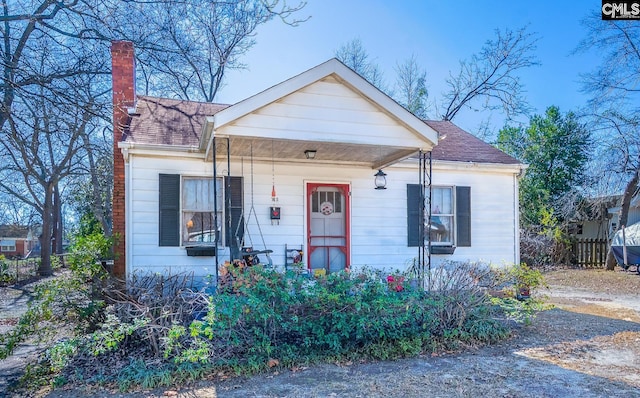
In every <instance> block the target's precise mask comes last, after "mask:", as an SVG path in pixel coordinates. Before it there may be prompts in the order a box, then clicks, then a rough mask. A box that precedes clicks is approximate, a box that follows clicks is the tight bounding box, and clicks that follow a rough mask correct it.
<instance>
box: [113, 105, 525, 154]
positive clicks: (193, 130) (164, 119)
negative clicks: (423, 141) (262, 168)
mask: <svg viewBox="0 0 640 398" xmlns="http://www.w3.org/2000/svg"><path fill="white" fill-rule="evenodd" d="M227 107H229V105H225V104H212V103H208V102H196V101H185V100H176V99H169V98H159V97H149V96H139V97H138V102H137V104H136V111H135V114H133V115H131V124H130V127H129V129H128V131H127V133H126V135H125V137H123V139H124V140H125V141H128V142H135V143H142V144H157V145H182V146H198V144H199V143H200V134H201V133H202V126H203V124H204V123H205V119H206V117H207V116H212V115H214V114H215V113H217V112H219V111H221V110H223V109H225V108H227ZM425 123H426V124H427V125H429V126H430V127H431V128H432V129H434V130H435V131H437V132H438V135H439V140H438V145H436V146H435V147H434V148H433V151H432V156H433V159H434V160H446V161H454V162H475V163H498V164H519V163H520V162H519V161H518V160H517V159H515V158H513V157H511V156H509V155H507V154H506V153H504V152H502V151H500V150H499V149H497V148H495V147H493V146H491V145H489V144H487V143H486V142H484V141H482V140H481V139H479V138H477V137H475V136H473V135H472V134H469V133H467V132H466V131H464V130H462V129H461V128H460V127H458V126H456V125H455V124H453V123H451V122H449V121H436V120H426V121H425Z"/></svg>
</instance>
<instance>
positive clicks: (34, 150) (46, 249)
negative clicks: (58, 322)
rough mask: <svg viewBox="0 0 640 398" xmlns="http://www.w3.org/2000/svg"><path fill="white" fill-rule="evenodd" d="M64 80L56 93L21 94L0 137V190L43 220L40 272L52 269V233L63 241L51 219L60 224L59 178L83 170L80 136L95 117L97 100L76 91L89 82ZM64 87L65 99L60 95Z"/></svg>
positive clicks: (62, 178) (45, 91)
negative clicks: (3, 166)
mask: <svg viewBox="0 0 640 398" xmlns="http://www.w3.org/2000/svg"><path fill="white" fill-rule="evenodd" d="M65 83H66V87H62V85H61V84H60V83H58V84H57V85H56V90H55V91H52V90H48V89H46V88H45V87H44V86H40V87H39V89H38V90H36V91H34V92H33V93H29V94H28V95H26V94H25V93H22V95H21V96H20V97H19V99H18V100H16V103H14V109H13V111H12V112H11V114H10V117H9V118H8V120H7V123H6V125H7V127H6V128H5V129H4V130H3V136H2V139H1V140H0V147H1V148H2V151H1V152H0V160H1V161H2V163H3V164H5V165H7V166H6V168H5V169H4V170H3V176H2V177H3V178H0V189H1V190H2V191H4V192H7V193H10V194H11V195H13V196H14V197H16V198H18V199H19V200H21V201H22V202H23V203H26V204H28V205H30V206H31V207H32V208H34V209H36V210H37V211H38V213H39V214H40V216H41V219H42V237H41V242H40V243H41V256H42V262H41V265H40V268H39V269H38V273H39V274H41V275H50V274H51V273H52V268H51V262H50V255H51V251H52V250H51V248H52V246H51V240H52V237H53V235H54V234H55V236H56V242H58V243H60V244H61V241H62V234H61V233H60V232H54V231H60V230H59V229H56V228H54V223H56V224H57V225H59V224H60V223H61V211H60V208H61V207H60V206H61V198H60V195H59V188H60V182H61V181H63V180H64V179H65V178H67V177H69V176H70V175H73V174H74V173H77V172H78V171H79V170H80V169H81V168H80V164H81V161H82V158H81V156H80V155H81V154H82V153H83V151H84V149H83V146H82V144H83V141H82V137H83V136H84V135H85V134H87V126H88V125H89V124H90V122H91V121H92V120H93V118H94V116H95V112H94V106H93V104H94V103H95V98H83V97H81V94H82V90H77V89H76V88H77V87H81V88H82V87H85V86H90V85H91V82H90V81H87V80H81V79H79V78H78V77H76V78H73V79H71V78H69V79H68V80H67V81H66V82H65ZM64 91H66V94H67V95H66V96H65V97H63V96H61V95H60V93H62V92H64ZM71 98H72V100H69V99H71ZM7 176H9V178H6V177H7Z"/></svg>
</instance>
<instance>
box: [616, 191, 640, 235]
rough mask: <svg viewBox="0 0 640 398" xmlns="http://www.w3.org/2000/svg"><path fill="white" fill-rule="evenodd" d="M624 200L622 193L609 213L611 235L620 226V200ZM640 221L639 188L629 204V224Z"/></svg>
mask: <svg viewBox="0 0 640 398" xmlns="http://www.w3.org/2000/svg"><path fill="white" fill-rule="evenodd" d="M621 200H622V195H620V199H619V200H618V201H617V204H618V205H617V206H615V207H611V208H609V214H610V217H611V223H610V231H611V236H613V233H614V232H615V231H616V230H617V228H618V216H619V214H620V201H621ZM637 223H640V189H637V190H636V192H635V193H634V194H633V197H632V198H631V203H630V204H629V216H628V218H627V226H629V225H633V224H637Z"/></svg>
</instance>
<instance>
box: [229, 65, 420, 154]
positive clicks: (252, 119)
mask: <svg viewBox="0 0 640 398" xmlns="http://www.w3.org/2000/svg"><path fill="white" fill-rule="evenodd" d="M217 133H218V134H222V135H226V134H228V135H231V136H240V137H242V136H245V137H258V136H259V137H264V138H282V137H287V138H290V139H305V140H307V141H323V142H337V143H349V144H372V143H375V144H376V145H388V146H403V147H413V148H422V147H424V146H425V141H424V139H420V138H419V137H418V136H417V135H415V134H413V133H411V131H410V130H409V129H407V128H406V127H405V126H403V125H402V124H400V123H399V122H398V121H397V120H396V119H395V118H392V117H391V116H389V115H388V114H387V113H385V112H383V111H382V110H381V109H380V108H379V107H377V106H374V105H373V104H372V103H370V102H369V101H367V100H366V99H364V98H363V97H362V96H360V95H359V94H357V93H356V92H354V91H353V90H351V89H350V88H348V87H347V86H345V85H344V84H341V83H339V82H338V81H336V80H335V79H334V78H332V77H328V78H325V79H323V80H321V81H318V82H316V83H313V84H311V85H309V86H307V87H305V88H303V89H301V90H299V91H297V92H294V93H292V94H289V95H287V96H285V97H283V98H281V99H280V100H279V101H277V102H274V103H272V104H269V105H267V106H265V107H263V108H261V109H258V110H256V111H255V112H252V113H250V114H248V115H246V116H243V117H241V118H239V119H238V120H236V121H234V122H233V123H231V124H230V125H226V126H224V127H221V128H220V129H218V131H217ZM399 144H401V145H399Z"/></svg>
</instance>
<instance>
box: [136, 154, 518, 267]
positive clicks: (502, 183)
mask: <svg viewBox="0 0 640 398" xmlns="http://www.w3.org/2000/svg"><path fill="white" fill-rule="evenodd" d="M130 164H131V165H132V166H133V167H132V170H133V171H132V173H131V175H130V181H129V184H130V185H129V192H128V194H129V195H128V200H129V206H130V207H129V209H128V214H129V217H130V220H128V223H129V224H128V233H129V236H128V242H129V246H128V248H127V251H128V260H129V264H128V265H127V267H128V271H129V272H136V271H138V270H145V271H153V272H178V271H193V272H194V273H195V274H196V275H199V276H206V275H214V274H215V265H214V259H215V257H188V256H187V255H186V252H185V249H184V248H182V247H159V246H158V174H160V173H168V174H181V175H188V176H211V175H212V173H213V166H212V165H211V164H210V163H208V162H203V161H201V160H194V159H168V158H162V159H158V158H151V157H141V156H135V157H132V159H130ZM274 167H275V188H276V191H277V195H278V202H277V204H276V205H277V206H279V207H281V209H282V218H281V220H280V223H279V225H272V223H271V221H270V219H269V207H270V206H272V201H271V185H272V173H271V169H272V164H271V163H256V164H254V176H253V187H252V186H251V180H252V178H251V176H250V175H249V174H248V173H249V171H250V170H251V167H250V165H249V163H248V161H245V164H244V165H242V164H241V163H239V162H233V163H232V165H231V175H233V176H240V175H241V171H242V170H244V171H245V175H244V177H245V178H244V184H245V197H244V199H245V218H248V220H247V221H248V230H247V234H246V236H245V240H246V241H247V242H246V243H247V244H250V243H251V241H252V244H253V246H254V248H257V249H263V248H265V247H264V246H263V243H262V238H264V240H265V246H266V248H269V249H271V250H273V251H274V253H273V254H272V259H273V262H274V264H275V265H283V264H284V246H285V244H290V245H300V244H303V245H304V244H306V241H305V233H306V229H305V228H306V225H305V223H306V217H305V214H306V207H305V206H306V205H305V186H306V183H307V182H335V183H348V184H350V186H351V220H350V221H351V264H352V266H353V267H356V268H357V267H361V266H367V267H375V268H385V269H395V268H399V269H402V268H404V267H405V266H406V265H407V264H408V263H409V262H410V261H411V259H412V258H413V257H415V256H416V255H417V253H418V248H415V247H407V205H406V203H407V198H406V192H407V188H406V185H407V184H416V183H418V170H417V167H413V168H408V167H404V166H403V167H390V168H387V169H385V172H386V173H387V175H388V176H387V181H388V184H387V189H386V190H375V189H374V185H373V180H374V177H373V174H374V173H375V170H371V169H369V168H364V167H362V168H355V167H353V168H346V167H335V166H325V165H317V166H315V165H312V166H310V165H306V164H304V165H302V164H295V165H292V164H287V163H277V164H275V166H274ZM218 170H222V173H223V174H225V175H226V161H223V162H221V163H220V165H219V167H218ZM515 182H516V180H515V177H514V175H513V174H512V173H509V172H504V173H498V172H483V171H480V170H477V169H476V170H457V171H456V170H441V169H438V168H435V167H434V170H433V183H434V185H460V186H470V187H471V206H472V208H471V220H472V221H471V239H472V246H471V247H459V248H457V249H456V252H455V254H454V255H452V256H444V255H438V256H435V255H434V256H433V259H434V263H437V262H439V261H442V260H443V259H452V260H484V261H490V262H493V263H497V264H501V263H503V262H513V261H514V260H515V259H516V258H517V255H516V247H517V242H516V233H515V231H516V226H517V224H516V218H515V217H516V216H517V213H516V210H517V204H516V203H515V201H514V199H515V198H517V195H516V192H515V186H514V184H515ZM252 191H253V193H252ZM252 205H253V208H252ZM251 210H253V211H254V212H255V213H253V214H251V217H249V215H250V214H249V212H250V211H251ZM256 219H257V222H256ZM257 224H259V228H258V225H257ZM259 229H260V230H261V231H262V237H261V236H260V232H259ZM305 253H306V250H305ZM219 258H220V260H221V261H225V260H226V259H228V252H221V254H220V257H219Z"/></svg>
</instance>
